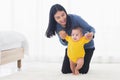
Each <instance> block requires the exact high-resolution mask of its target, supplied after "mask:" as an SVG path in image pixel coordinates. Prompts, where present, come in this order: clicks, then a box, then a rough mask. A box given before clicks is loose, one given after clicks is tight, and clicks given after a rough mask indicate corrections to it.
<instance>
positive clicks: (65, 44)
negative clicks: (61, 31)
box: [57, 34, 68, 46]
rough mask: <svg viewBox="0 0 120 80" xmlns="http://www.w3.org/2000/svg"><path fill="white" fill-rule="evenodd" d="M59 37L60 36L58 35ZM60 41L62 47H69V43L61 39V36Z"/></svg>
mask: <svg viewBox="0 0 120 80" xmlns="http://www.w3.org/2000/svg"><path fill="white" fill-rule="evenodd" d="M57 35H58V34H57ZM58 38H59V41H60V43H61V44H62V45H64V46H67V44H68V42H67V41H66V40H64V39H61V38H60V36H59V35H58Z"/></svg>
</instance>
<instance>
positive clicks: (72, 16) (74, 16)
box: [68, 14, 81, 18]
mask: <svg viewBox="0 0 120 80" xmlns="http://www.w3.org/2000/svg"><path fill="white" fill-rule="evenodd" d="M68 16H70V18H81V17H80V16H79V15H76V14H68Z"/></svg>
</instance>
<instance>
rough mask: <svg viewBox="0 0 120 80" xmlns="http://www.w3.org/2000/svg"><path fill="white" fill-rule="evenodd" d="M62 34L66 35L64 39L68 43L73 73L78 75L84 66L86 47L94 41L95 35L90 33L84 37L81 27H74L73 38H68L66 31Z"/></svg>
mask: <svg viewBox="0 0 120 80" xmlns="http://www.w3.org/2000/svg"><path fill="white" fill-rule="evenodd" d="M61 33H62V34H64V36H63V37H62V39H65V40H66V41H67V42H68V49H67V56H68V57H69V61H70V68H71V71H72V73H73V74H75V75H78V74H79V70H80V69H81V68H82V66H83V64H84V55H85V51H84V45H85V44H86V43H88V42H89V41H90V40H91V39H92V35H93V33H92V32H88V33H86V34H85V35H83V32H82V29H81V28H80V27H74V28H73V29H72V32H71V36H68V35H67V34H66V32H65V31H64V30H63V31H61Z"/></svg>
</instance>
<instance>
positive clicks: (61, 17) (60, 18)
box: [54, 11, 67, 27]
mask: <svg viewBox="0 0 120 80" xmlns="http://www.w3.org/2000/svg"><path fill="white" fill-rule="evenodd" d="M54 18H55V20H56V22H57V23H59V24H60V25H62V26H63V27H65V25H66V21H67V15H66V13H65V12H64V11H57V12H56V14H55V15H54Z"/></svg>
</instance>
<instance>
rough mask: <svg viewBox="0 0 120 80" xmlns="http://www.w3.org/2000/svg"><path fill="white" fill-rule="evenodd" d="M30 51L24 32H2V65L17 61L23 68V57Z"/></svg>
mask: <svg viewBox="0 0 120 80" xmlns="http://www.w3.org/2000/svg"><path fill="white" fill-rule="evenodd" d="M27 52H28V43H27V40H26V38H25V37H24V36H23V34H21V33H18V32H14V31H1V32H0V65H2V64H6V63H9V62H13V61H17V66H18V68H19V69H20V68H21V59H22V58H23V57H24V53H27Z"/></svg>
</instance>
